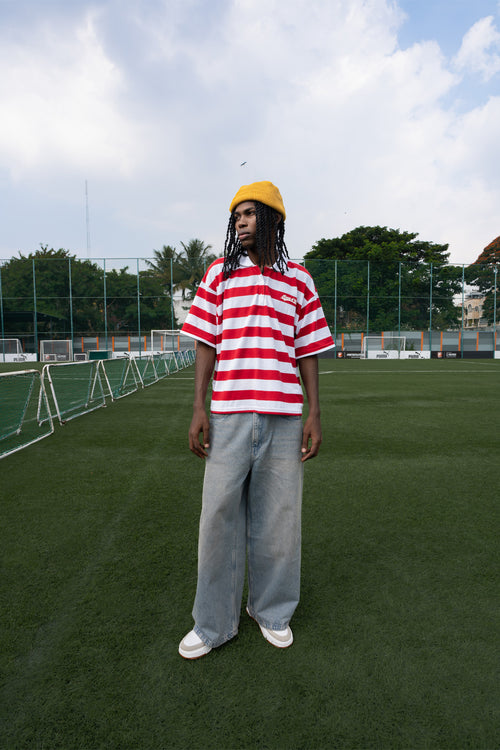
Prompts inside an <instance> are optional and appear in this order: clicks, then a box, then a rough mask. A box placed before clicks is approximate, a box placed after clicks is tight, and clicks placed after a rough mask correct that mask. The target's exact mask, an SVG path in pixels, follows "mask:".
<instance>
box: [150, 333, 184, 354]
mask: <svg viewBox="0 0 500 750" xmlns="http://www.w3.org/2000/svg"><path fill="white" fill-rule="evenodd" d="M180 334H181V332H180V329H178V328H177V329H174V330H170V331H168V330H166V331H159V330H154V331H151V351H152V352H176V351H177V350H178V349H179V348H180Z"/></svg>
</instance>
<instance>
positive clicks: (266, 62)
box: [0, 0, 500, 264]
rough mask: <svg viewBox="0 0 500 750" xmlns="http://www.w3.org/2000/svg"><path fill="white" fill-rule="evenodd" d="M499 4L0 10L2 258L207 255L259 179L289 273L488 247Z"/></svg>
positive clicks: (495, 188) (170, 2)
mask: <svg viewBox="0 0 500 750" xmlns="http://www.w3.org/2000/svg"><path fill="white" fill-rule="evenodd" d="M499 134H500V0H287V1H286V2H285V0H96V1H95V2H87V1H85V0H0V259H7V258H10V257H12V256H13V255H17V254H18V253H19V252H21V253H22V254H23V255H26V254H28V253H29V252H33V251H35V250H37V249H39V248H40V245H48V246H49V247H54V248H56V249H57V248H65V249H67V250H69V251H70V252H71V253H72V254H75V255H76V256H78V257H80V258H92V259H100V258H114V259H130V258H136V257H141V258H147V257H151V256H152V254H153V251H154V250H159V249H161V247H162V246H163V245H172V246H174V247H176V248H177V249H178V250H180V249H181V248H182V246H181V242H184V243H187V242H188V241H189V240H190V239H192V238H199V239H201V240H203V242H205V243H207V244H210V245H211V246H212V248H213V252H214V253H215V254H216V255H221V254H222V252H223V247H224V238H225V234H226V227H227V220H228V217H229V204H230V202H231V199H232V198H233V196H234V194H235V193H236V191H237V190H238V188H239V187H240V186H241V185H243V184H248V183H250V182H254V181H257V180H271V181H272V182H274V183H275V184H276V185H278V187H279V189H280V191H281V193H282V195H283V199H284V203H285V207H286V212H287V221H286V234H285V239H286V242H287V246H288V251H289V255H290V257H291V258H295V259H300V258H302V257H303V256H304V254H305V253H307V252H308V251H309V250H310V249H311V247H312V246H313V245H314V243H315V242H317V241H318V240H319V239H321V238H332V237H340V236H342V235H343V234H344V233H346V232H348V231H350V230H352V229H354V228H356V227H358V226H375V225H380V226H387V227H390V228H395V229H400V230H401V231H408V232H414V233H417V234H418V236H419V239H421V240H424V241H429V242H433V243H439V244H448V245H449V253H450V255H449V261H450V262H452V263H465V264H468V263H472V262H473V261H474V260H475V259H476V258H477V256H478V255H479V254H480V252H481V251H482V249H483V248H484V247H485V246H486V245H487V244H489V243H490V242H491V241H492V240H493V239H494V238H495V237H497V236H498V235H499V234H500V136H499Z"/></svg>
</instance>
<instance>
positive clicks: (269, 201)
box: [229, 180, 286, 220]
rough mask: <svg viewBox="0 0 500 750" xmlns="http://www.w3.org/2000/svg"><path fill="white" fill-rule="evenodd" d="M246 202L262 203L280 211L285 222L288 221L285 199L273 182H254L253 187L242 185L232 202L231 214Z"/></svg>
mask: <svg viewBox="0 0 500 750" xmlns="http://www.w3.org/2000/svg"><path fill="white" fill-rule="evenodd" d="M244 201H260V203H264V204H265V205H266V206H271V208H274V209H275V210H276V211H278V212H279V213H280V214H281V215H282V216H283V220H285V219H286V213H285V206H284V205H283V198H282V197H281V193H280V191H279V190H278V188H277V187H276V185H273V183H272V182H268V181H267V180H265V181H264V182H252V184H251V185H242V186H241V187H240V189H239V190H238V192H237V193H236V195H235V196H234V198H233V200H232V201H231V205H230V206H229V211H230V213H233V211H234V209H235V208H236V206H237V205H239V204H240V203H243V202H244Z"/></svg>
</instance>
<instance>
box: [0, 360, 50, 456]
mask: <svg viewBox="0 0 500 750" xmlns="http://www.w3.org/2000/svg"><path fill="white" fill-rule="evenodd" d="M0 403H1V404H2V408H1V409H0V458H5V456H8V455H10V454H11V453H14V452H15V451H19V450H21V448H25V447H26V446H27V445H31V444H32V443H36V442H37V441H38V440H42V438H45V437H47V436H48V435H51V434H52V433H53V432H54V425H53V422H52V418H51V415H50V409H49V405H48V401H47V394H46V392H45V387H44V383H43V379H42V377H41V374H40V372H39V371H38V370H21V371H20V372H3V373H0Z"/></svg>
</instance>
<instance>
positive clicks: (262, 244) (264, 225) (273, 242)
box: [222, 201, 288, 279]
mask: <svg viewBox="0 0 500 750" xmlns="http://www.w3.org/2000/svg"><path fill="white" fill-rule="evenodd" d="M254 203H255V214H256V227H257V232H256V238H255V252H256V253H257V254H258V256H259V261H260V263H261V264H262V265H265V266H273V265H274V264H276V265H277V267H278V269H279V271H280V273H283V274H284V273H285V271H286V269H287V262H286V259H287V258H288V250H287V247H286V245H285V239H284V238H285V222H284V220H283V217H282V216H281V214H279V213H278V211H275V210H274V208H271V207H270V206H266V204H265V203H261V202H260V201H254ZM278 217H279V218H280V219H281V221H277V219H278ZM244 252H245V250H244V249H243V247H242V245H241V242H240V241H239V239H238V235H237V233H236V226H235V221H234V212H233V213H232V214H231V216H230V217H229V223H228V225H227V232H226V241H225V244H224V265H223V268H222V270H223V273H224V278H225V279H227V278H229V276H231V274H232V273H233V271H235V270H236V269H237V268H238V266H239V264H240V257H241V256H242V255H243V254H244Z"/></svg>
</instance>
